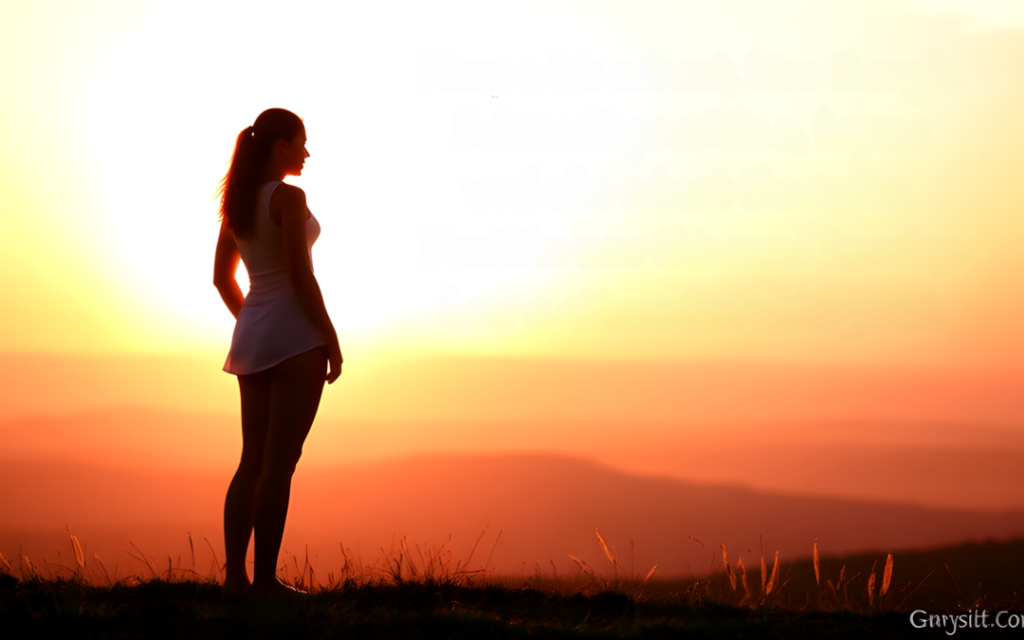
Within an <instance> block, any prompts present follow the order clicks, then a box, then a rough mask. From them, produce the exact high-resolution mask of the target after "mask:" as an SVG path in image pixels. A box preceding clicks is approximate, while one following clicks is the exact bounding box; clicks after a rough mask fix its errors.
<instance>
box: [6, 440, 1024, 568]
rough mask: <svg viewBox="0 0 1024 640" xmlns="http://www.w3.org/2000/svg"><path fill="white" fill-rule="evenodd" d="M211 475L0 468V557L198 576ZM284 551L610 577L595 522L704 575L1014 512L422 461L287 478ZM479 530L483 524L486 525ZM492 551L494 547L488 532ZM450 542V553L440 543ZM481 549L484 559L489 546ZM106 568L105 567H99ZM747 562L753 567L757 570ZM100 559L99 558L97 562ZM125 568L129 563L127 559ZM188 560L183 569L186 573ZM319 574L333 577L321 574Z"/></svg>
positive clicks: (211, 498)
mask: <svg viewBox="0 0 1024 640" xmlns="http://www.w3.org/2000/svg"><path fill="white" fill-rule="evenodd" d="M229 479H230V470H226V471H225V472H223V473H217V474H213V473H209V472H190V471H189V470H186V469H182V470H180V471H178V472H165V471H152V472H146V471H139V470H126V469H122V468H115V467H100V466H96V465H88V464H82V463H66V462H59V461H46V460H41V459H38V460H33V461H27V460H19V459H11V458H7V459H5V460H0V483H2V486H4V487H5V488H7V490H6V491H5V494H6V497H5V505H4V507H5V508H4V518H3V520H2V521H0V552H3V553H4V554H5V556H7V557H17V553H18V552H19V549H20V547H19V545H21V544H23V545H24V550H25V552H26V553H27V554H29V555H33V554H34V555H35V556H40V555H42V556H45V557H46V559H47V560H48V561H51V562H55V560H54V558H55V557H56V555H57V552H58V551H60V550H63V551H62V553H63V554H64V555H65V556H66V555H67V553H70V546H69V544H68V542H67V533H66V532H65V530H64V526H65V524H69V525H70V526H71V528H72V531H73V532H74V533H75V534H76V535H77V536H78V537H79V538H80V539H81V540H82V541H83V542H85V543H87V544H88V545H89V548H88V551H87V554H88V555H90V556H91V554H92V553H93V552H99V553H100V555H101V556H104V557H106V558H115V557H118V558H121V559H122V562H123V565H122V566H127V562H128V559H127V556H125V555H124V551H125V550H127V549H128V548H129V546H128V541H129V540H131V541H132V542H134V543H136V544H137V545H138V546H139V547H140V548H142V549H143V550H144V551H145V552H146V553H147V554H151V555H153V556H154V558H164V560H161V561H160V562H162V563H163V564H164V565H166V556H168V555H170V556H173V557H176V556H177V555H179V554H182V555H184V557H185V558H186V560H188V559H189V558H190V555H189V554H190V553H191V552H190V550H189V547H188V541H187V537H186V535H187V532H191V533H192V534H193V537H194V541H195V542H196V547H195V548H196V554H197V557H198V559H197V566H198V567H199V568H201V569H203V570H205V569H206V568H208V567H209V565H210V563H211V561H212V557H211V555H210V552H209V550H208V549H207V546H206V543H205V542H202V537H203V536H205V537H208V538H209V539H210V542H211V543H213V545H214V547H215V548H216V549H217V553H218V555H219V557H220V558H221V559H222V558H223V554H222V551H221V549H222V540H221V531H220V520H221V509H222V500H223V494H224V491H225V489H226V487H227V483H228V481H229ZM292 495H293V497H292V506H291V515H290V519H289V523H288V527H287V530H286V532H285V543H284V547H285V548H286V549H289V550H290V551H291V552H294V553H295V555H296V556H298V559H299V560H298V561H299V563H300V564H301V562H302V558H303V556H304V554H305V553H306V548H307V545H308V553H309V558H310V561H311V563H312V562H316V563H317V565H316V566H317V570H318V572H319V573H320V574H321V575H326V573H327V572H328V571H331V570H334V571H336V570H337V567H338V566H340V565H341V553H340V549H339V544H340V543H343V544H345V546H347V547H350V548H352V549H353V551H355V552H357V553H359V554H360V555H361V557H362V559H363V562H364V563H367V564H369V563H372V562H373V561H374V560H376V559H378V558H379V557H381V555H382V551H381V547H384V548H385V549H391V548H392V545H397V542H396V540H397V539H400V538H401V537H402V536H403V535H405V536H408V546H409V548H410V552H411V553H410V555H412V557H413V559H414V561H415V560H416V558H417V557H418V556H417V555H416V553H417V552H416V551H415V545H416V544H419V545H420V548H421V550H422V548H423V546H427V547H431V546H433V547H439V546H440V545H441V544H442V543H445V544H446V547H445V548H446V549H448V550H450V551H451V552H452V554H453V555H452V563H453V564H454V563H455V561H460V562H463V563H465V561H466V559H467V558H468V557H469V552H470V549H471V548H472V546H473V544H474V542H475V541H476V540H477V538H478V536H479V535H480V533H481V531H483V530H484V528H485V526H486V527H488V528H487V533H486V534H485V535H484V536H483V539H482V540H481V541H480V543H479V547H478V548H477V549H476V551H475V552H474V555H473V556H472V560H471V562H470V563H469V566H470V567H471V568H482V567H483V565H484V562H485V561H487V560H488V557H489V556H490V565H489V566H490V567H493V568H496V569H497V570H498V571H500V572H503V573H512V574H517V573H531V572H533V571H535V570H536V569H537V568H538V567H540V569H541V570H543V571H548V570H550V569H551V566H552V565H551V562H553V563H554V566H555V567H556V568H557V570H558V571H559V572H566V571H571V570H572V568H573V567H575V565H574V564H572V563H571V562H570V561H569V559H568V555H569V554H573V555H575V556H577V557H579V558H581V559H583V560H584V561H586V562H587V563H588V564H590V565H591V566H593V567H595V568H596V569H598V570H600V571H602V572H606V573H608V574H609V575H610V573H611V565H610V563H609V562H608V561H607V559H606V558H604V556H603V553H602V552H601V551H600V549H599V547H598V544H597V539H596V536H595V533H594V529H595V527H596V528H598V529H600V531H601V534H602V535H603V536H604V537H605V539H606V540H608V541H609V542H610V543H611V544H613V545H615V548H616V549H617V552H618V554H619V556H620V560H621V562H622V565H623V566H624V567H626V568H627V569H628V568H629V567H630V566H632V567H634V570H635V571H641V570H646V569H648V568H649V567H650V566H652V565H653V564H658V566H659V568H658V572H657V575H658V577H660V578H671V577H683V576H688V575H690V574H689V569H688V566H689V567H692V569H693V571H694V572H696V573H697V574H705V573H707V572H708V571H709V570H710V569H712V568H713V567H712V562H713V559H714V558H715V557H716V556H717V559H715V560H714V568H718V567H720V564H721V556H720V554H719V544H721V543H724V544H725V545H726V546H727V548H728V549H729V551H730V556H731V557H734V558H735V557H738V556H739V555H741V554H744V553H746V552H747V551H748V550H752V551H751V553H750V554H747V555H745V556H744V557H745V562H746V564H747V565H748V566H753V565H754V564H755V560H754V558H756V557H757V550H758V546H759V535H763V537H764V549H765V554H766V555H768V556H773V555H774V552H775V551H776V550H778V551H779V552H780V554H781V557H782V558H783V559H784V560H785V561H792V560H794V559H798V558H802V557H807V556H808V555H809V554H810V550H811V546H812V544H813V543H814V540H815V539H816V538H817V539H818V543H819V548H820V550H821V552H822V554H824V555H837V554H850V553H855V552H861V551H869V550H870V551H873V552H875V553H876V554H882V556H881V557H883V558H884V553H885V552H889V551H895V550H910V549H927V548H935V547H940V546H945V545H953V544H957V543H962V542H965V541H983V540H987V539H990V538H992V539H1009V538H1013V537H1016V536H1024V511H1020V510H1016V511H1006V512H1000V513H991V512H980V511H979V512H971V511H966V510H943V509H932V508H925V507H921V506H916V505H910V504H904V505H899V504H878V503H872V502H866V501H855V500H846V499H836V498H826V497H808V496H799V495H784V494H778V493H766V492H758V491H754V490H751V489H748V488H744V487H740V486H726V485H699V484H692V483H685V482H680V481H678V480H672V479H665V478H658V477H644V476H636V475H628V474H624V473H621V472H618V471H615V470H612V469H610V468H608V467H605V466H602V465H599V464H596V463H594V462H590V461H588V460H583V459H575V458H567V457H564V456H555V455H477V456H468V455H467V456H421V457H411V458H405V459H399V460H390V461H386V462H380V463H375V464H364V465H358V466H349V467H336V468H314V467H308V468H305V467H302V466H301V465H300V469H299V471H298V473H297V474H296V478H295V481H294V483H293V494H292ZM488 525H489V526H488ZM499 531H500V532H501V537H500V540H498V542H497V545H495V539H496V537H497V535H498V532H499ZM449 536H451V542H446V541H448V539H449ZM492 549H493V555H490V554H491V551H492ZM105 561H106V560H105ZM756 562H759V560H757V561H756ZM108 564H109V562H108ZM136 564H137V563H136ZM186 564H187V562H186ZM332 567H333V569H332Z"/></svg>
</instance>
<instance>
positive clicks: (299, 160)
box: [282, 131, 309, 176]
mask: <svg viewBox="0 0 1024 640" xmlns="http://www.w3.org/2000/svg"><path fill="white" fill-rule="evenodd" d="M282 153H283V154H284V161H285V163H284V164H285V167H286V169H285V172H286V173H287V175H292V176H298V175H302V165H303V164H305V162H306V158H308V157H309V152H308V151H306V133H305V132H304V131H302V132H299V133H298V134H296V136H295V137H294V138H292V139H291V140H290V141H287V140H286V141H284V145H283V147H282Z"/></svg>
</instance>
